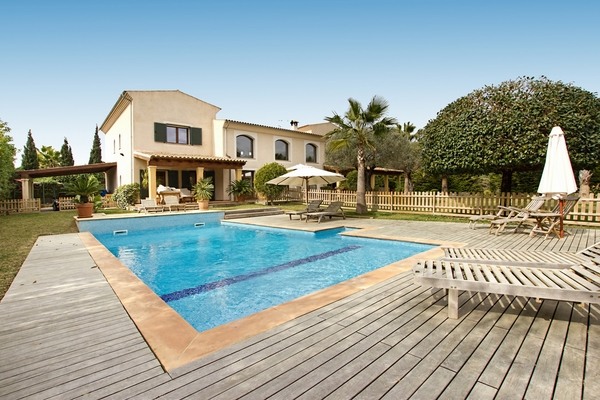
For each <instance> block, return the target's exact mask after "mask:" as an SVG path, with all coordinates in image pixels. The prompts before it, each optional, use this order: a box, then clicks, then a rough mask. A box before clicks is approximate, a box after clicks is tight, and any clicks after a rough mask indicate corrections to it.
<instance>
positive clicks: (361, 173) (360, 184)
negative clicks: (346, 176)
mask: <svg viewBox="0 0 600 400" xmlns="http://www.w3.org/2000/svg"><path fill="white" fill-rule="evenodd" d="M356 161H357V164H358V176H357V179H356V213H357V214H365V213H366V212H367V199H366V197H365V191H366V189H365V187H366V186H365V150H364V149H363V148H359V149H358V153H357V156H356Z"/></svg>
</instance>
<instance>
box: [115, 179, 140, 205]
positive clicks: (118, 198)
mask: <svg viewBox="0 0 600 400" xmlns="http://www.w3.org/2000/svg"><path fill="white" fill-rule="evenodd" d="M139 198H140V184H139V183H130V184H128V185H122V186H119V187H118V188H117V190H115V193H114V194H113V199H114V201H115V202H116V203H117V206H119V208H122V209H127V207H129V206H133V205H135V203H137V201H138V199H139Z"/></svg>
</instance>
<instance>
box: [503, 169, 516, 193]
mask: <svg viewBox="0 0 600 400" xmlns="http://www.w3.org/2000/svg"><path fill="white" fill-rule="evenodd" d="M512 175H513V172H512V171H511V170H506V171H502V183H501V184H500V192H501V193H510V192H511V191H512Z"/></svg>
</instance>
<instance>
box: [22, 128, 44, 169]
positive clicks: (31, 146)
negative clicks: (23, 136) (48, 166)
mask: <svg viewBox="0 0 600 400" xmlns="http://www.w3.org/2000/svg"><path fill="white" fill-rule="evenodd" d="M38 168H40V163H39V161H38V154H37V149H36V148H35V141H34V140H33V134H32V133H31V129H30V130H29V132H28V133H27V141H26V142H25V146H24V147H23V156H22V158H21V169H38Z"/></svg>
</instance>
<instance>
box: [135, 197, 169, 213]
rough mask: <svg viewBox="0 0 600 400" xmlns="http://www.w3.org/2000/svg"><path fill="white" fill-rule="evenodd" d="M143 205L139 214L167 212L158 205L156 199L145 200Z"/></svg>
mask: <svg viewBox="0 0 600 400" xmlns="http://www.w3.org/2000/svg"><path fill="white" fill-rule="evenodd" d="M141 203H142V205H141V206H140V208H139V209H138V212H142V211H143V212H145V213H149V212H163V211H164V210H165V208H164V207H163V206H161V205H158V204H156V199H143V200H142V201H141Z"/></svg>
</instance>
